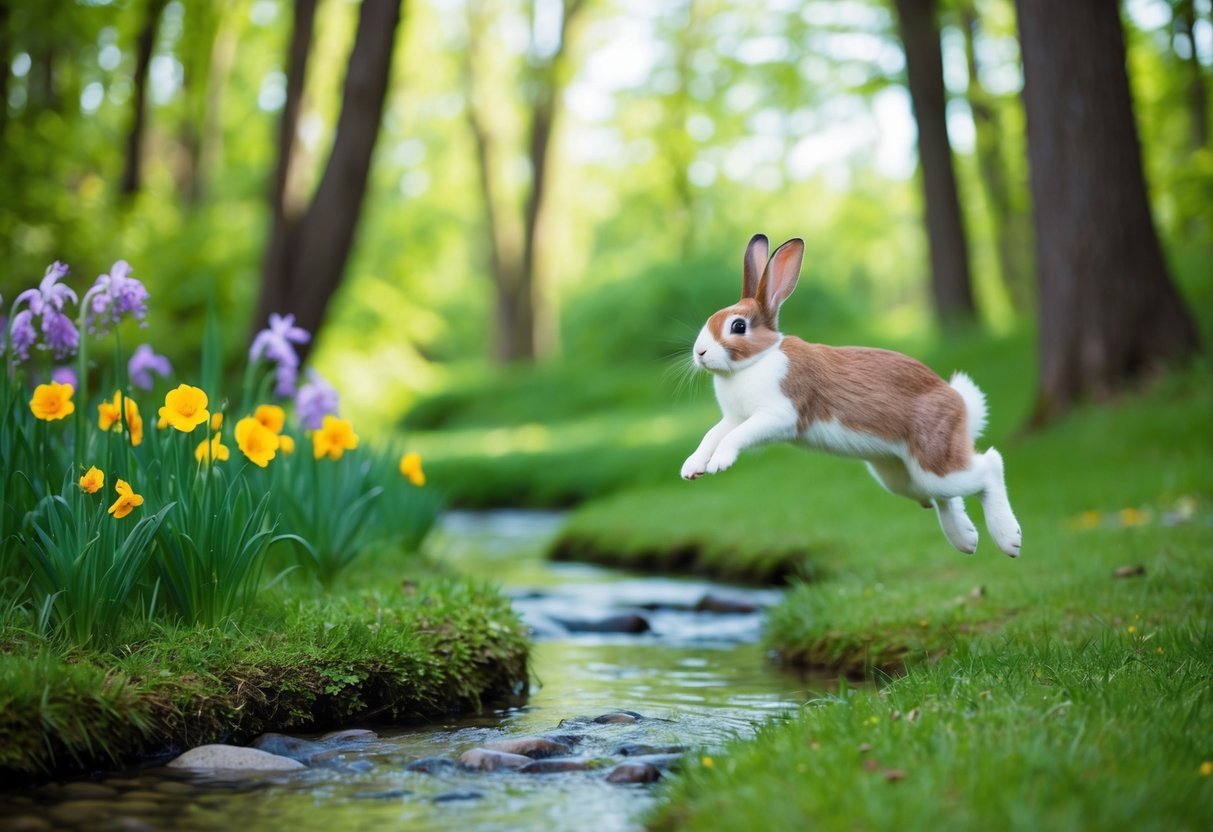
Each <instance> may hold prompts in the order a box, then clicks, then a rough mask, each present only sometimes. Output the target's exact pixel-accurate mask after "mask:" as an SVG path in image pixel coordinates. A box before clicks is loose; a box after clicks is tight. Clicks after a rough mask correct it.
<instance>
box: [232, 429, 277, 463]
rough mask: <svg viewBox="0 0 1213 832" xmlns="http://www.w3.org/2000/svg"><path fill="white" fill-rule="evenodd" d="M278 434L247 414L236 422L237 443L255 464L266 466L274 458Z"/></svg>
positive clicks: (241, 450)
mask: <svg viewBox="0 0 1213 832" xmlns="http://www.w3.org/2000/svg"><path fill="white" fill-rule="evenodd" d="M279 444H280V443H279V438H278V434H276V433H274V432H273V431H272V430H270V429H269V428H267V427H266V426H265V425H263V424H261V423H260V422H258V421H257V420H256V419H255V418H253V417H252V416H246V417H244V418H243V419H241V420H240V421H239V422H237V423H236V445H237V446H238V447H239V448H240V452H241V453H243V454H244V455H245V456H246V457H248V458H249V461H250V462H252V463H253V464H254V465H259V466H261V467H262V468H264V467H265V466H266V465H268V464H269V461H270V460H271V459H273V458H274V454H275V453H276V452H277V451H278V446H279Z"/></svg>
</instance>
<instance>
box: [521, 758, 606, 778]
mask: <svg viewBox="0 0 1213 832" xmlns="http://www.w3.org/2000/svg"><path fill="white" fill-rule="evenodd" d="M590 768H591V766H590V763H589V761H588V760H578V759H573V758H571V757H569V758H563V759H561V758H549V759H546V760H532V761H531V762H529V763H527V764H526V765H525V766H522V767H521V768H520V769H518V770H519V771H520V772H522V773H523V774H562V773H564V772H566V771H589V770H590Z"/></svg>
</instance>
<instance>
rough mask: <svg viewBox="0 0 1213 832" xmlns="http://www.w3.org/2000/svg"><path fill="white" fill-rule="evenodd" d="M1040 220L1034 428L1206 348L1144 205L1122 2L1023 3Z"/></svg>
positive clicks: (1031, 158)
mask: <svg viewBox="0 0 1213 832" xmlns="http://www.w3.org/2000/svg"><path fill="white" fill-rule="evenodd" d="M1016 8H1017V11H1018V16H1019V30H1020V41H1021V47H1022V50H1023V64H1024V79H1025V81H1024V106H1025V110H1026V112H1027V121H1028V162H1029V175H1030V181H1031V188H1032V202H1033V205H1034V213H1035V224H1036V269H1037V285H1038V291H1037V294H1038V298H1039V300H1038V305H1039V325H1040V335H1039V340H1040V380H1039V388H1038V391H1037V400H1036V408H1035V413H1034V416H1033V422H1034V423H1036V424H1040V423H1042V422H1044V421H1047V420H1049V419H1052V418H1054V417H1056V416H1058V415H1060V414H1061V413H1062V412H1064V411H1065V410H1066V409H1067V408H1068V407H1069V406H1070V405H1071V404H1073V403H1074V402H1075V401H1076V400H1077V399H1079V398H1081V397H1082V396H1084V395H1088V394H1090V395H1095V396H1100V395H1104V394H1107V393H1108V392H1110V391H1112V390H1114V389H1116V388H1117V387H1118V386H1121V385H1123V384H1124V383H1125V382H1126V381H1128V380H1130V379H1132V378H1134V377H1136V376H1138V375H1140V374H1142V373H1143V372H1146V371H1148V370H1150V369H1151V368H1152V367H1154V366H1155V365H1157V364H1159V363H1160V362H1163V361H1166V360H1168V359H1175V358H1179V357H1182V356H1185V355H1188V354H1190V353H1191V352H1193V351H1194V350H1195V349H1197V347H1198V335H1197V331H1196V327H1195V325H1194V324H1193V322H1192V318H1191V316H1190V315H1189V314H1188V311H1187V309H1186V308H1185V307H1184V305H1183V302H1182V300H1181V299H1180V297H1179V294H1178V293H1177V292H1176V290H1175V287H1174V285H1173V284H1172V283H1171V280H1170V277H1169V276H1168V274H1167V267H1166V265H1165V263H1164V262H1163V256H1162V250H1161V248H1160V246H1159V243H1158V236H1157V234H1156V233H1155V229H1154V222H1153V219H1152V218H1151V216H1150V209H1149V204H1148V202H1147V199H1146V187H1145V181H1144V178H1143V175H1142V165H1141V151H1140V148H1139V146H1138V139H1137V126H1136V124H1135V122H1134V120H1133V111H1132V105H1131V102H1130V98H1129V81H1128V75H1127V72H1126V69H1125V46H1124V34H1123V32H1122V30H1121V21H1120V10H1119V4H1117V3H1111V2H1108V1H1107V0H1067V2H1065V3H1057V2H1054V0H1016Z"/></svg>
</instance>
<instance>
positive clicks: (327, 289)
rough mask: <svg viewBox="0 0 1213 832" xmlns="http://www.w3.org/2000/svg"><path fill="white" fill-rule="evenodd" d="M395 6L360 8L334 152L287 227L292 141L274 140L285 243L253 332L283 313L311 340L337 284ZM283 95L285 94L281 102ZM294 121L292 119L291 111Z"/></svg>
mask: <svg viewBox="0 0 1213 832" xmlns="http://www.w3.org/2000/svg"><path fill="white" fill-rule="evenodd" d="M304 1H305V2H308V1H310V0H304ZM402 6H403V0H363V3H362V6H361V8H360V9H359V20H358V31H357V34H356V35H355V36H354V47H353V49H352V51H351V52H350V59H349V66H348V69H347V70H346V76H345V86H344V90H343V94H342V104H341V114H340V116H338V119H337V128H336V133H335V135H334V138H333V148H332V151H331V152H330V154H329V158H328V162H327V164H326V165H325V168H324V173H323V175H322V176H321V178H320V184H319V185H318V186H317V188H316V193H315V195H314V196H313V197H312V199H311V202H310V203H309V204H308V208H307V210H306V211H305V212H304V213H303V215H302V216H301V217H300V218H299V219H298V221H296V222H291V220H290V218H289V217H285V214H284V209H285V192H286V175H287V173H288V169H289V151H287V150H285V148H286V147H287V145H288V144H290V143H291V142H292V141H293V133H294V131H293V130H292V131H291V135H286V134H285V132H284V134H283V135H282V136H281V137H280V138H281V141H282V144H280V147H279V150H280V152H285V153H286V154H287V156H288V158H287V160H286V163H285V164H284V163H283V162H282V160H281V158H280V160H279V167H278V171H277V175H276V177H275V182H274V191H273V196H272V204H273V206H274V210H275V217H276V218H278V217H284V218H285V222H283V223H282V228H281V229H280V231H282V232H283V233H284V234H285V239H284V241H282V242H283V243H284V245H283V246H282V248H281V250H280V253H279V255H278V256H279V257H280V258H281V259H280V260H279V261H278V262H275V263H273V264H272V265H273V266H276V267H277V269H276V270H274V271H272V270H271V268H270V265H271V263H270V262H269V261H268V257H269V256H271V255H272V253H271V254H270V255H267V268H266V272H265V276H264V280H263V288H262V296H261V299H260V301H259V302H258V306H257V313H256V316H255V318H254V326H255V327H260V326H264V322H265V321H266V319H267V318H268V317H269V314H270V313H271V312H289V313H293V314H294V315H295V319H296V323H297V324H298V325H299V326H301V327H303V328H304V329H306V330H308V331H310V332H315V331H316V330H317V329H319V327H320V324H321V322H322V321H323V320H324V313H325V311H326V310H327V308H328V303H329V300H330V299H331V298H332V296H333V293H334V292H335V291H336V290H337V287H338V286H339V285H340V283H341V278H342V276H343V275H344V272H345V265H346V261H347V260H348V258H349V254H350V250H351V249H352V248H353V244H354V235H355V231H356V230H357V227H358V220H359V218H360V216H361V213H362V202H363V197H364V195H365V194H366V186H367V179H368V176H369V173H370V166H371V156H372V155H373V152H374V149H375V141H376V139H377V138H378V136H379V126H380V123H381V122H382V120H383V105H384V101H385V100H386V98H387V89H388V83H389V81H390V80H391V69H392V55H393V52H394V47H395V42H396V29H397V26H398V25H399V23H400V18H401V14H402ZM288 83H289V81H288ZM289 94H290V91H289V90H288V98H289ZM293 117H297V110H296V111H295V113H294V114H293ZM285 120H286V114H285V113H284V122H285ZM275 225H278V223H277V222H276V223H275ZM273 243H274V238H273V233H272V234H271V244H273ZM306 353H307V345H302V348H301V349H300V360H303V358H305V357H306Z"/></svg>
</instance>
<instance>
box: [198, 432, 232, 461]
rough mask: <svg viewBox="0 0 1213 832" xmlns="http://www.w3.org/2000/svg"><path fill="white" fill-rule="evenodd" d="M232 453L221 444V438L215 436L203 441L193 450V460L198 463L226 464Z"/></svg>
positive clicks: (217, 435)
mask: <svg viewBox="0 0 1213 832" xmlns="http://www.w3.org/2000/svg"><path fill="white" fill-rule="evenodd" d="M231 455H232V452H231V451H230V450H229V449H228V447H227V445H224V444H223V437H222V436H220V435H219V434H217V433H216V434H215V435H214V436H212V437H211V438H210V439H203V440H202V442H200V443H199V444H198V447H197V448H196V449H195V450H194V459H196V460H198V461H199V462H203V463H206V462H211V461H212V460H213V461H215V462H227V460H228V458H229V457H230V456H231Z"/></svg>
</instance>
